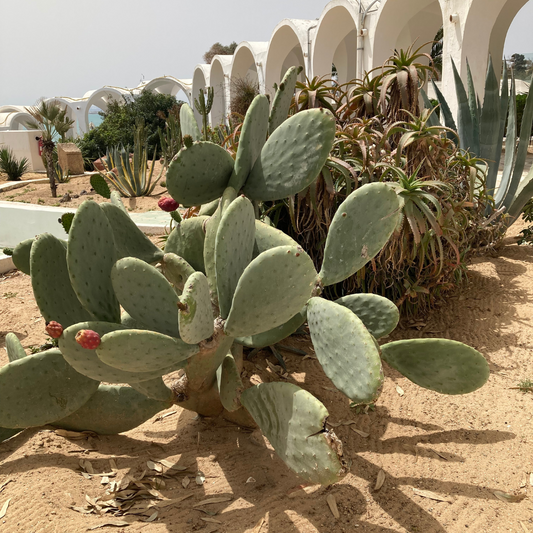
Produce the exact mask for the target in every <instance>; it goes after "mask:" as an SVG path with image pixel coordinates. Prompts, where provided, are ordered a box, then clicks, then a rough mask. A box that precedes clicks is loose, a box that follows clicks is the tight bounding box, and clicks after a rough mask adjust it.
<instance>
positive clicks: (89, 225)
mask: <svg viewBox="0 0 533 533" xmlns="http://www.w3.org/2000/svg"><path fill="white" fill-rule="evenodd" d="M115 261H116V252H115V242H114V239H113V231H112V228H111V225H110V224H109V222H108V220H107V217H106V215H105V214H104V212H103V211H102V209H100V206H99V205H98V204H97V203H96V202H94V201H92V200H86V201H85V202H83V203H82V204H81V205H80V207H79V208H78V211H77V212H76V216H75V217H74V222H73V223H72V227H71V228H70V233H69V241H68V249H67V263H68V271H69V274H70V281H71V283H72V288H73V289H74V292H75V293H76V295H77V297H78V299H79V301H80V302H81V303H82V304H83V306H84V307H85V308H86V309H87V310H88V311H89V312H90V313H91V314H92V315H93V316H94V317H95V318H96V319H97V320H103V321H105V322H120V306H119V304H118V300H117V299H116V297H115V293H114V291H113V286H112V284H111V269H112V268H113V265H114V264H115ZM58 322H59V321H58ZM72 323H73V322H70V324H72Z"/></svg>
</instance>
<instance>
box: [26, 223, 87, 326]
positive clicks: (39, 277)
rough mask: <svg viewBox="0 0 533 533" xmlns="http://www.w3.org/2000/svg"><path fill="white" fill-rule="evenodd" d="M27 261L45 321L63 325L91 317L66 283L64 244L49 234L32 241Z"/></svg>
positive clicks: (68, 278) (36, 299) (67, 279)
mask: <svg viewBox="0 0 533 533" xmlns="http://www.w3.org/2000/svg"><path fill="white" fill-rule="evenodd" d="M30 263H31V265H33V266H32V269H33V270H32V271H33V274H32V277H31V284H32V287H33V294H34V296H35V301H36V302H37V305H38V306H39V309H40V311H41V314H42V315H43V317H44V319H45V320H46V322H50V321H51V320H55V321H56V322H59V323H60V324H61V325H62V326H63V328H66V327H68V326H71V325H72V324H76V323H77V322H84V321H85V320H92V318H93V317H92V315H91V314H90V313H89V311H87V310H86V309H85V308H84V307H83V305H82V304H81V303H80V301H79V300H78V297H77V296H76V293H75V292H74V289H73V288H72V285H71V283H70V277H69V272H68V268H67V257H66V250H65V246H64V244H63V243H62V242H61V241H60V240H59V239H57V238H56V237H54V236H53V235H50V234H49V233H43V234H42V235H39V237H38V238H37V239H36V240H35V242H34V244H33V246H32V249H31V257H30Z"/></svg>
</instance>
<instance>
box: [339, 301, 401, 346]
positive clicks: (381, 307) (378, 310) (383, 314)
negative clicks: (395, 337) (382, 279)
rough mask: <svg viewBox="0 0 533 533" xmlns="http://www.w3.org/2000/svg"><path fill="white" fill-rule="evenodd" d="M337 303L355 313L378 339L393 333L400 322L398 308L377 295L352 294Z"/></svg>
mask: <svg viewBox="0 0 533 533" xmlns="http://www.w3.org/2000/svg"><path fill="white" fill-rule="evenodd" d="M335 303H337V304H339V305H342V306H344V307H347V308H348V309H349V310H350V311H351V312H352V313H355V314H356V315H357V316H358V317H359V318H360V319H361V321H362V322H363V324H364V325H365V327H366V329H368V331H369V332H370V333H371V334H372V336H373V337H375V338H376V339H380V338H381V337H385V336H386V335H389V334H390V333H392V332H393V331H394V329H395V328H396V326H397V325H398V321H399V320H400V312H399V311H398V308H397V307H396V306H395V305H394V304H393V303H392V302H391V301H390V300H389V299H388V298H384V297H383V296H379V295H377V294H350V295H349V296H344V297H343V298H339V299H338V300H335Z"/></svg>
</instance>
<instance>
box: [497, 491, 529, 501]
mask: <svg viewBox="0 0 533 533" xmlns="http://www.w3.org/2000/svg"><path fill="white" fill-rule="evenodd" d="M493 494H494V496H496V498H498V500H501V501H502V502H506V503H516V502H521V501H522V500H523V499H524V498H525V497H526V495H525V494H508V493H507V492H502V491H501V490H495V491H494V492H493Z"/></svg>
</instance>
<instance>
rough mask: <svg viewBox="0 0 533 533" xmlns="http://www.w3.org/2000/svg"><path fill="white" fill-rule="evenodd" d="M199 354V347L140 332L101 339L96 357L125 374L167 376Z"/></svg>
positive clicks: (124, 333)
mask: <svg viewBox="0 0 533 533" xmlns="http://www.w3.org/2000/svg"><path fill="white" fill-rule="evenodd" d="M197 352H198V346H196V345H192V344H185V343H184V342H183V341H182V340H180V339H174V338H172V337H169V336H168V335H163V334H161V333H155V332H153V331H145V330H140V329H126V330H122V331H112V332H110V333H106V334H105V335H104V336H103V337H102V342H101V344H100V346H98V348H97V349H96V354H97V355H98V358H99V359H100V361H102V362H103V363H105V364H106V365H109V366H112V367H114V368H118V369H119V370H124V371H126V372H152V371H155V370H161V371H162V372H161V374H160V375H163V374H168V372H170V370H168V371H166V372H163V371H164V370H167V369H169V368H171V367H173V368H176V369H178V368H180V366H181V365H180V364H179V363H181V362H182V361H185V360H186V359H188V358H189V357H191V356H193V355H194V354H195V353H197Z"/></svg>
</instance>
